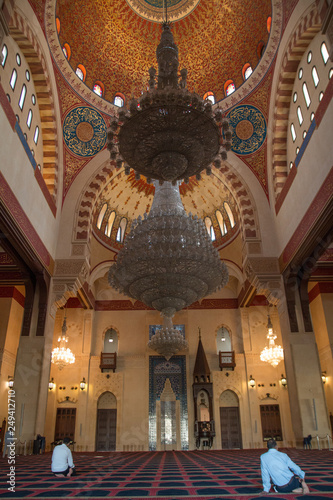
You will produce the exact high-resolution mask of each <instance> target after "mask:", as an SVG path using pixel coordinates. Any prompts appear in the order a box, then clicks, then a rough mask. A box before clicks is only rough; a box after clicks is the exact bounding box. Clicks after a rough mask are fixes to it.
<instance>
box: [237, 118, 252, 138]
mask: <svg viewBox="0 0 333 500" xmlns="http://www.w3.org/2000/svg"><path fill="white" fill-rule="evenodd" d="M253 131H254V128H253V125H252V123H251V122H250V121H249V120H242V121H241V122H239V123H238V124H237V126H236V135H237V137H239V138H240V139H243V140H244V141H246V140H247V139H250V137H252V135H253Z"/></svg>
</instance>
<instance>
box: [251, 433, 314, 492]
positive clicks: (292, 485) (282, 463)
mask: <svg viewBox="0 0 333 500" xmlns="http://www.w3.org/2000/svg"><path fill="white" fill-rule="evenodd" d="M267 448H268V451H267V453H264V454H263V455H261V457H260V465H261V477H262V483H263V487H264V491H262V493H261V494H265V493H268V492H269V490H270V489H271V481H272V483H273V485H274V489H275V491H277V492H278V493H291V492H292V493H309V488H308V486H307V484H306V482H305V481H304V476H305V473H304V472H303V471H302V470H301V469H300V468H299V467H298V465H296V464H295V463H294V462H293V461H292V460H290V458H289V457H288V455H286V454H285V453H281V452H280V451H278V450H277V444H276V441H275V439H269V440H268V441H267Z"/></svg>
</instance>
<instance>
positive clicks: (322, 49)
mask: <svg viewBox="0 0 333 500" xmlns="http://www.w3.org/2000/svg"><path fill="white" fill-rule="evenodd" d="M320 52H321V55H322V58H323V61H324V64H326V63H327V61H328V59H329V57H330V55H329V53H328V50H327V47H326V43H325V42H323V43H322V44H321V47H320Z"/></svg>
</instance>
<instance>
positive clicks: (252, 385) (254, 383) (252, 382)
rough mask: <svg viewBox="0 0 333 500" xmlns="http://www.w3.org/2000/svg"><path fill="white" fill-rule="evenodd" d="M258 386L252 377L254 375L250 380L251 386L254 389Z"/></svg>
mask: <svg viewBox="0 0 333 500" xmlns="http://www.w3.org/2000/svg"><path fill="white" fill-rule="evenodd" d="M255 385H256V382H255V380H254V378H253V377H252V375H250V380H249V386H250V387H251V388H252V389H253V388H254V387H255Z"/></svg>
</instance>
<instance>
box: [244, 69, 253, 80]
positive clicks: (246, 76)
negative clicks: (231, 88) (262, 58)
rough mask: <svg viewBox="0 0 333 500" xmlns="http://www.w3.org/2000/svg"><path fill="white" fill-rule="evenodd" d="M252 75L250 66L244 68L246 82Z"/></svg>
mask: <svg viewBox="0 0 333 500" xmlns="http://www.w3.org/2000/svg"><path fill="white" fill-rule="evenodd" d="M252 73H253V70H252V68H251V66H248V67H247V68H246V70H245V71H244V79H245V80H247V79H248V78H249V76H251V75H252Z"/></svg>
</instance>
